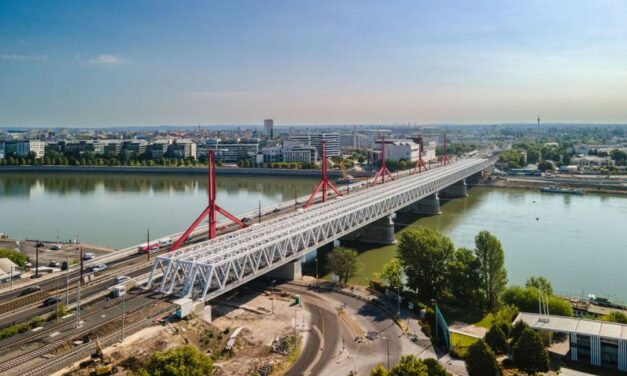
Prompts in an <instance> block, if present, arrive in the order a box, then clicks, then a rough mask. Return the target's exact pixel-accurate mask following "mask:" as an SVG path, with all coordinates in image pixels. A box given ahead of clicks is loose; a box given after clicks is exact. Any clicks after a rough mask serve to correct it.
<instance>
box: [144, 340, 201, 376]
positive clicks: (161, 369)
mask: <svg viewBox="0 0 627 376" xmlns="http://www.w3.org/2000/svg"><path fill="white" fill-rule="evenodd" d="M212 369H213V362H212V360H211V357H209V356H208V355H205V354H203V353H202V352H200V351H199V350H198V349H196V348H195V347H193V346H191V345H185V346H180V347H176V348H173V349H170V350H167V351H164V352H157V353H155V354H154V355H153V356H152V357H151V358H150V359H149V360H148V362H147V364H146V367H144V368H143V369H142V370H140V372H139V374H140V375H150V376H171V375H172V376H174V375H189V376H202V375H210V374H211V371H212Z"/></svg>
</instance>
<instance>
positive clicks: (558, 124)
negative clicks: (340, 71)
mask: <svg viewBox="0 0 627 376" xmlns="http://www.w3.org/2000/svg"><path fill="white" fill-rule="evenodd" d="M199 126H200V127H201V128H205V129H206V128H218V127H226V128H238V127H255V128H263V124H244V123H242V124H159V125H112V126H4V125H2V126H0V129H2V130H5V131H7V130H21V129H135V128H139V129H141V128H197V127H199ZM486 126H491V127H492V126H503V127H508V126H515V127H532V128H543V127H580V126H583V127H585V126H589V127H616V126H618V127H627V122H625V123H589V122H586V123H579V122H576V123H566V122H555V123H542V122H541V123H540V125H539V126H538V124H537V123H524V122H507V123H467V124H463V123H428V124H414V123H412V124H400V123H394V124H393V123H389V124H374V123H373V124H277V123H275V124H274V127H275V128H288V127H296V128H321V127H331V128H353V127H357V128H358V129H359V128H371V127H390V128H438V127H486Z"/></svg>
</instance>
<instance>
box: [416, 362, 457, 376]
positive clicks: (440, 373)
mask: <svg viewBox="0 0 627 376" xmlns="http://www.w3.org/2000/svg"><path fill="white" fill-rule="evenodd" d="M422 362H423V363H424V364H425V365H426V366H427V372H428V374H429V376H451V374H450V373H448V371H447V370H446V369H445V368H444V367H442V364H440V362H438V360H437V359H433V358H427V359H425V360H423V361H422Z"/></svg>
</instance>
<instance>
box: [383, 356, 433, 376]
mask: <svg viewBox="0 0 627 376" xmlns="http://www.w3.org/2000/svg"><path fill="white" fill-rule="evenodd" d="M428 372H429V370H428V368H427V366H426V365H425V364H424V362H423V361H422V360H420V359H418V358H416V356H415V355H403V356H401V360H400V362H399V363H398V364H397V365H395V366H394V367H393V368H392V369H391V370H390V372H389V373H388V374H389V375H390V376H429V373H428Z"/></svg>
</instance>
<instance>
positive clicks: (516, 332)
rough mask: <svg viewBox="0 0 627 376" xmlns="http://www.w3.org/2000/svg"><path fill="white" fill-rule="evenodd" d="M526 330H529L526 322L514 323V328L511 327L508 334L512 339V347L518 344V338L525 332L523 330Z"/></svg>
mask: <svg viewBox="0 0 627 376" xmlns="http://www.w3.org/2000/svg"><path fill="white" fill-rule="evenodd" d="M528 328H529V325H527V323H526V322H524V321H522V320H518V321H516V324H514V326H513V327H512V330H511V332H509V336H510V337H511V338H512V343H513V344H514V345H515V344H516V342H518V340H519V339H520V336H521V335H522V333H523V332H524V331H525V329H528Z"/></svg>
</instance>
